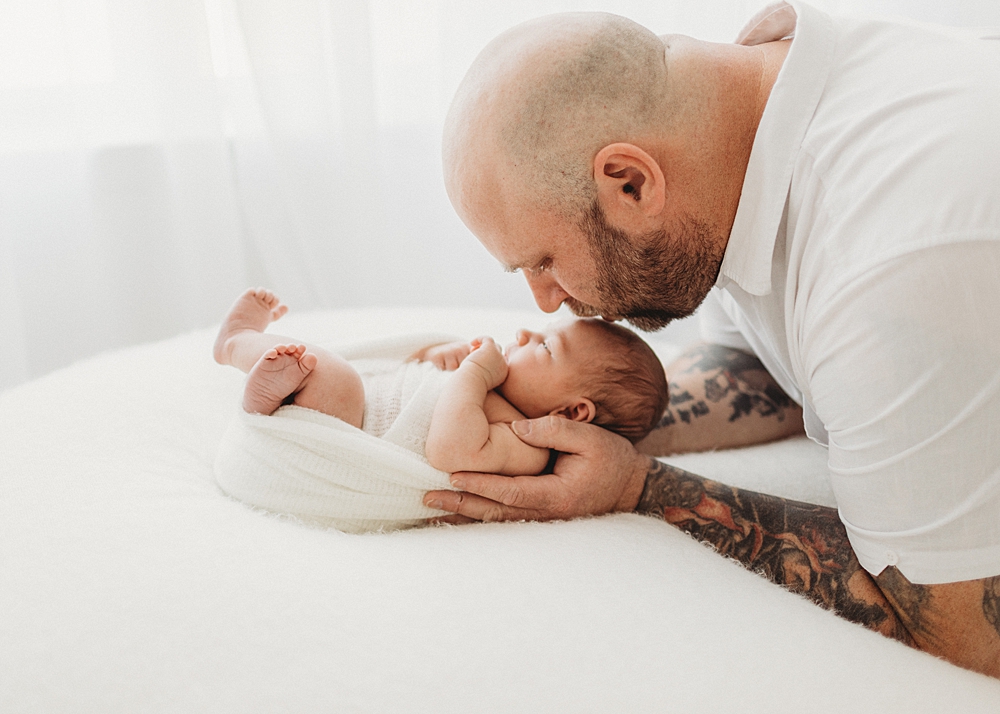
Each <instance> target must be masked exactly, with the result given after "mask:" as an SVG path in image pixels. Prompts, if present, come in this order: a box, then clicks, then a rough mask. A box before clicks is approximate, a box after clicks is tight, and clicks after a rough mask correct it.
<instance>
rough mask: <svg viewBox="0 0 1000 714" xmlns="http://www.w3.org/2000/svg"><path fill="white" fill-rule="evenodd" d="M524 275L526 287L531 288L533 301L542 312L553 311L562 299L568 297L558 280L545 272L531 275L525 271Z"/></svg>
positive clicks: (557, 307)
mask: <svg viewBox="0 0 1000 714" xmlns="http://www.w3.org/2000/svg"><path fill="white" fill-rule="evenodd" d="M524 277H525V279H526V280H527V281H528V287H529V288H531V294H532V295H533V296H534V297H535V303H536V304H537V305H538V307H539V308H541V310H542V312H555V311H556V310H558V309H559V306H560V305H562V304H563V301H564V300H565V299H566V298H568V297H570V294H569V293H568V292H566V291H565V290H563V289H562V286H561V285H559V282H558V281H557V280H556V279H555V278H553V277H552V276H551V275H549V274H547V273H546V274H543V275H532V274H531V273H529V272H528V271H525V273H524Z"/></svg>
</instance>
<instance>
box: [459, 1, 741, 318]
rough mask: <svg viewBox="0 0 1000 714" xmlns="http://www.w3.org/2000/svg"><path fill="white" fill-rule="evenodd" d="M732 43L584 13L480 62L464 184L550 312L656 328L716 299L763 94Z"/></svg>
mask: <svg viewBox="0 0 1000 714" xmlns="http://www.w3.org/2000/svg"><path fill="white" fill-rule="evenodd" d="M731 47H732V46H728V45H711V44H710V43H702V42H698V41H695V40H691V39H690V38H682V37H678V36H672V37H667V38H663V39H661V38H659V37H657V36H656V35H654V34H653V33H651V32H650V31H648V30H646V29H645V28H643V27H641V26H640V25H637V24H635V23H634V22H631V21H630V20H627V19H625V18H622V17H618V16H615V15H608V14H603V13H571V14H566V15H557V16H550V17H546V18H541V19H539V20H534V21H532V22H528V23H525V24H523V25H520V26H518V27H515V28H513V29H512V30H509V31H508V32H505V33H504V34H502V35H501V36H500V37H498V38H497V39H495V40H494V41H493V42H491V43H490V44H489V45H488V46H487V47H486V48H485V49H484V50H483V52H482V53H481V54H480V56H479V57H478V58H477V59H476V61H475V62H474V63H473V66H472V67H471V68H470V70H469V72H468V74H467V75H466V78H465V80H464V81H463V83H462V85H461V87H460V88H459V90H458V92H457V94H456V97H455V100H454V103H453V105H452V108H451V111H450V112H449V115H448V119H447V121H446V125H445V136H444V155H443V159H444V168H445V183H446V186H447V189H448V194H449V196H450V198H451V200H452V203H453V204H454V206H455V208H456V210H457V212H458V213H459V215H460V216H461V218H462V219H463V220H464V221H465V223H466V225H468V226H469V228H470V229H471V230H472V231H473V232H474V233H475V234H476V236H477V237H478V238H479V239H480V241H481V242H482V243H483V244H484V245H485V247H486V248H487V250H489V251H490V253H492V254H493V255H494V257H496V258H497V259H499V260H500V261H501V262H502V263H504V264H505V265H506V266H507V267H508V268H509V269H520V270H523V271H524V273H525V276H526V278H527V280H528V283H529V286H530V287H531V289H532V292H533V293H534V296H535V300H536V302H538V304H539V306H540V307H541V308H542V309H543V310H546V311H549V312H551V311H553V310H555V309H556V308H558V306H559V305H560V304H561V303H562V302H567V303H568V304H569V305H570V307H572V308H574V309H575V310H576V311H577V312H579V313H581V314H603V315H605V316H608V317H613V318H621V317H625V318H629V319H631V320H633V321H634V322H635V324H637V325H640V326H642V327H643V328H646V329H655V328H657V327H662V326H663V325H665V324H666V323H667V322H669V321H670V319H672V318H674V317H678V316H682V315H686V314H690V313H691V312H692V311H693V310H694V309H695V308H696V307H697V305H698V304H699V303H700V302H701V300H702V298H703V297H704V296H705V294H706V293H707V292H708V289H709V288H710V287H711V285H712V284H713V283H714V280H715V277H716V275H717V273H718V269H719V265H720V264H721V260H722V256H723V255H724V252H725V245H726V241H727V240H728V234H729V230H730V228H731V226H732V219H733V217H734V216H735V210H736V205H737V204H738V201H739V195H740V190H741V188H742V176H743V172H744V171H745V168H746V163H745V158H746V157H747V156H749V147H750V146H751V145H752V141H753V130H754V129H755V124H754V125H753V126H752V127H745V126H743V123H748V124H749V123H751V122H741V121H737V119H740V118H742V117H743V114H744V113H745V112H740V111H730V109H732V108H734V107H735V108H737V109H738V108H741V107H742V103H744V102H745V100H746V99H747V96H748V92H746V91H744V90H745V89H746V88H745V87H744V86H743V85H742V84H741V83H740V82H739V81H735V80H732V81H731V78H730V74H727V72H726V71H724V70H725V68H726V67H729V66H733V67H736V66H739V67H745V64H746V63H743V64H740V63H739V62H734V59H736V54H738V52H736V53H734V51H733V50H731V49H730V48H731ZM741 49H744V50H745V49H747V48H741ZM757 69H758V71H759V64H758V67H757ZM741 79H742V78H741ZM737 126H738V128H739V130H737ZM741 162H742V164H741ZM654 260H655V265H654V264H650V262H651V261H654ZM637 266H638V267H641V268H644V269H645V271H646V272H645V274H643V275H639V276H638V284H635V285H630V284H628V283H627V282H626V281H625V280H624V278H626V277H634V276H636V267H637ZM654 286H655V288H656V289H655V290H653V291H650V288H651V287H654Z"/></svg>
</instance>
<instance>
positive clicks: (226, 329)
mask: <svg viewBox="0 0 1000 714" xmlns="http://www.w3.org/2000/svg"><path fill="white" fill-rule="evenodd" d="M286 312H288V307H287V306H286V305H282V304H281V301H280V300H279V299H278V297H277V296H276V295H275V294H274V293H272V292H271V291H270V290H265V289H264V288H250V289H249V290H247V291H246V292H245V293H243V294H242V295H240V296H239V298H237V300H236V302H235V303H233V306H232V307H231V308H230V309H229V314H228V315H226V318H225V319H224V320H223V321H222V327H220V328H219V336H218V337H216V338H215V347H214V349H213V350H212V354H213V356H214V357H215V361H216V362H218V363H219V364H230V353H231V352H232V338H233V337H235V336H236V335H238V334H239V333H241V332H245V331H247V330H249V331H251V332H263V331H264V330H265V329H266V328H267V326H268V325H269V324H271V323H272V322H274V321H275V320H277V319H278V318H280V317H281V316H282V315H284V314H285V313H286Z"/></svg>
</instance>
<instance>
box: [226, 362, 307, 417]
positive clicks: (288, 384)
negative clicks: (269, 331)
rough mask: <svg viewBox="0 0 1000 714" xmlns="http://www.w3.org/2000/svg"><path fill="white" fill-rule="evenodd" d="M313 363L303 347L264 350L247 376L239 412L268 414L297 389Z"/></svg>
mask: <svg viewBox="0 0 1000 714" xmlns="http://www.w3.org/2000/svg"><path fill="white" fill-rule="evenodd" d="M317 361H318V358H317V357H316V355H314V354H313V353H312V352H306V346H305V345H276V346H275V347H273V348H272V349H270V350H268V351H267V352H266V353H265V354H264V356H263V357H261V358H260V359H259V360H258V361H257V364H255V365H254V367H253V369H251V370H250V374H248V375H247V383H246V387H245V388H244V390H243V409H244V410H245V411H247V412H249V413H251V414H271V413H272V412H274V410H275V409H277V408H278V407H280V406H281V405H282V404H283V403H284V402H285V400H286V399H287V398H288V397H289V396H291V395H292V394H295V393H296V392H297V391H299V390H300V389H301V387H302V383H303V382H304V381H305V379H306V377H308V376H309V374H310V373H311V372H312V371H313V369H314V368H315V367H316V362H317Z"/></svg>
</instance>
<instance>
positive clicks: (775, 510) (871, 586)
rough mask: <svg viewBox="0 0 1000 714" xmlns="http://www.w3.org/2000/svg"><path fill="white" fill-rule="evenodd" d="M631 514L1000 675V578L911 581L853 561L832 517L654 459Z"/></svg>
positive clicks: (847, 614) (850, 615) (845, 613)
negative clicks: (654, 519)
mask: <svg viewBox="0 0 1000 714" xmlns="http://www.w3.org/2000/svg"><path fill="white" fill-rule="evenodd" d="M636 510H637V511H638V512H640V513H646V514H649V515H653V516H657V517H661V518H663V519H664V520H666V521H667V522H669V523H671V524H673V525H675V526H677V527H678V528H680V529H681V530H683V531H685V532H687V533H689V534H691V535H692V536H694V537H695V538H697V539H698V540H700V541H702V542H703V543H707V544H708V545H711V546H712V547H713V548H715V549H716V550H717V551H718V552H719V553H721V554H722V555H725V556H728V557H730V558H734V559H735V560H738V561H739V562H741V563H742V564H743V565H745V566H746V567H747V568H749V569H751V570H753V571H754V572H756V573H758V574H760V575H763V576H764V577H766V578H767V579H768V580H771V581H773V582H775V583H778V584H779V585H783V586H785V587H787V588H788V589H790V590H792V591H793V592H797V593H801V594H802V595H805V596H806V597H808V598H809V599H810V600H812V601H813V602H815V603H816V604H817V605H819V606H821V607H824V608H827V609H829V610H833V611H834V612H836V613H837V614H838V615H840V616H841V617H844V618H845V619H848V620H851V621H852V622H857V623H859V624H862V625H864V626H865V627H868V628H870V629H872V630H875V631H876V632H880V633H882V634H883V635H886V636H887V637H892V638H894V639H897V640H900V641H902V642H904V643H906V644H908V645H910V646H911V647H915V648H917V649H921V650H924V651H926V652H930V653H932V654H935V655H938V656H940V657H944V658H945V659H947V660H949V661H950V662H952V663H954V664H957V665H959V666H962V667H966V668H967V669H972V670H975V671H978V672H982V673H984V674H989V675H991V676H994V677H1000V576H997V577H992V578H985V579H982V580H971V581H966V582H961V583H949V584H943V585H917V584H914V583H911V582H910V581H909V580H907V579H906V577H904V576H903V574H902V573H901V572H899V570H898V569H896V568H894V567H889V568H886V569H885V570H884V571H882V573H880V574H879V575H878V576H877V577H873V576H872V575H871V574H869V573H868V572H867V571H866V570H865V569H864V568H862V567H861V565H860V563H858V559H857V557H856V556H855V554H854V551H853V550H852V548H851V544H850V542H849V541H848V539H847V531H846V530H845V528H844V525H843V523H841V521H840V518H839V517H838V515H837V511H836V509H833V508H828V507H826V506H816V505H812V504H808V503H801V502H799V501H792V500H788V499H783V498H777V497H775V496H768V495H766V494H762V493H755V492H753V491H745V490H742V489H738V488H732V487H730V486H725V485H723V484H720V483H716V482H714V481H709V480H708V479H704V478H702V477H700V476H695V475H694V474H691V473H688V472H686V471H683V470H681V469H678V468H675V467H673V466H668V465H667V464H664V463H661V462H659V461H653V462H652V463H651V464H650V469H649V472H648V474H647V476H646V482H645V486H644V489H643V492H642V495H641V496H640V498H639V504H638V506H637V508H636Z"/></svg>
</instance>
